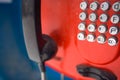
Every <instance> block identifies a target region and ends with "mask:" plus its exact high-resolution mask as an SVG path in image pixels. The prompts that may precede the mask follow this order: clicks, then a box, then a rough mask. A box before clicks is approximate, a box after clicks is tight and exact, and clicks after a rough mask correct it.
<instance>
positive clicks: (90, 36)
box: [87, 34, 95, 42]
mask: <svg viewBox="0 0 120 80" xmlns="http://www.w3.org/2000/svg"><path fill="white" fill-rule="evenodd" d="M87 40H88V41H89V42H94V41H95V35H94V34H88V36H87Z"/></svg>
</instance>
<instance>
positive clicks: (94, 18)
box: [89, 13, 97, 21]
mask: <svg viewBox="0 0 120 80" xmlns="http://www.w3.org/2000/svg"><path fill="white" fill-rule="evenodd" d="M96 19H97V15H96V14H95V13H91V14H90V15H89V20H90V21H95V20H96Z"/></svg>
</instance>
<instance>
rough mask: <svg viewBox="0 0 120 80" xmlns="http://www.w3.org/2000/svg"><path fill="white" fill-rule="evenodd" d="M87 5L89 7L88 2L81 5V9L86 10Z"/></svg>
mask: <svg viewBox="0 0 120 80" xmlns="http://www.w3.org/2000/svg"><path fill="white" fill-rule="evenodd" d="M87 5H88V4H87V2H81V3H80V9H82V10H86V8H87Z"/></svg>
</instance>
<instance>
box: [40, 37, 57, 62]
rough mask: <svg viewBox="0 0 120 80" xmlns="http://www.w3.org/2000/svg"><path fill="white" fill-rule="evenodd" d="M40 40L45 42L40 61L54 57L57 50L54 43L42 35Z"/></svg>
mask: <svg viewBox="0 0 120 80" xmlns="http://www.w3.org/2000/svg"><path fill="white" fill-rule="evenodd" d="M42 38H43V39H44V40H45V41H46V43H45V45H44V46H43V48H42V51H41V53H40V56H41V59H42V61H43V62H44V61H46V60H49V59H51V58H52V57H54V56H55V54H56V52H57V50H58V48H57V44H56V43H55V41H54V40H53V39H52V38H51V37H49V36H48V35H43V36H42Z"/></svg>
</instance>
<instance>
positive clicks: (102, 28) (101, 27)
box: [98, 25, 107, 33]
mask: <svg viewBox="0 0 120 80" xmlns="http://www.w3.org/2000/svg"><path fill="white" fill-rule="evenodd" d="M106 31H107V27H106V26H105V25H100V26H99V27H98V32H100V33H105V32H106Z"/></svg>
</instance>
